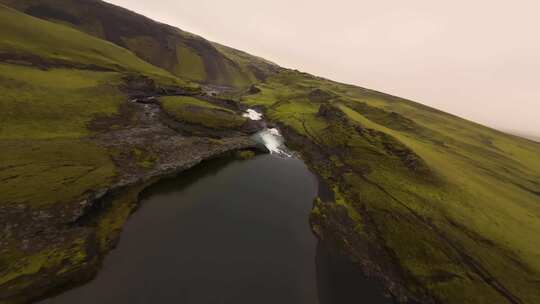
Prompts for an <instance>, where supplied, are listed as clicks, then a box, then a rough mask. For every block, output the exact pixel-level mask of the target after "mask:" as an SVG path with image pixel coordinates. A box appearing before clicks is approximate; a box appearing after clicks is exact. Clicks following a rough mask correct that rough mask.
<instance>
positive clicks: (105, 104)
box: [0, 0, 540, 304]
mask: <svg viewBox="0 0 540 304" xmlns="http://www.w3.org/2000/svg"><path fill="white" fill-rule="evenodd" d="M0 3H7V4H9V5H13V6H14V7H16V8H17V9H18V10H19V11H24V12H27V13H28V14H31V15H33V16H36V17H39V18H43V19H38V18H34V17H31V16H30V15H28V14H24V13H21V12H19V11H16V10H13V9H10V8H7V7H4V6H2V5H0V38H1V39H0V90H1V91H2V96H0V181H1V184H0V223H2V225H3V226H2V227H0V231H2V233H0V245H1V246H0V303H26V302H28V301H31V300H33V299H36V298H39V297H42V296H44V295H47V294H50V293H51V292H52V293H54V292H56V291H59V290H62V289H63V288H67V287H70V286H72V285H73V284H76V283H79V282H84V281H86V280H88V279H90V278H91V277H92V275H94V274H95V272H96V271H97V269H98V268H99V261H100V259H101V258H102V257H103V255H104V254H106V253H107V251H108V250H110V248H112V247H113V246H114V243H115V241H116V240H117V239H118V235H119V232H120V230H121V227H122V225H123V223H124V222H125V221H126V219H127V218H128V216H129V214H130V212H131V211H132V210H133V208H135V206H136V204H135V201H136V199H137V195H138V193H139V191H140V190H141V189H143V188H144V187H145V186H146V185H147V183H149V182H151V181H153V180H155V179H156V178H158V177H159V176H162V175H164V174H172V173H174V172H179V171H181V170H182V169H185V168H187V167H189V166H192V165H194V164H196V163H198V162H200V161H201V159H204V158H206V157H211V156H214V155H219V154H221V153H225V152H227V151H231V150H235V149H242V148H252V147H253V146H252V145H253V143H252V142H250V141H249V139H247V134H246V131H245V130H244V127H246V126H245V120H242V118H241V117H240V116H239V115H238V114H239V109H242V108H244V107H245V106H257V107H259V108H260V109H262V110H264V111H265V114H266V116H267V117H268V118H269V119H270V120H272V121H273V122H274V123H276V124H277V125H278V126H279V127H280V128H281V129H282V131H283V133H284V135H285V137H286V139H287V142H288V144H289V145H290V146H291V147H292V148H294V149H295V150H297V151H298V152H300V153H301V155H302V157H303V158H304V160H305V161H306V162H307V163H308V165H309V166H310V168H311V169H312V170H313V171H314V172H315V173H317V174H318V175H319V176H320V177H322V179H323V180H324V181H325V182H326V183H327V185H328V186H329V188H330V190H331V191H330V192H331V193H330V194H331V195H329V194H327V195H325V196H324V197H321V198H319V199H318V200H316V202H315V206H314V208H313V212H312V215H311V224H312V227H313V230H314V231H315V233H316V234H317V235H318V236H319V237H320V238H322V239H324V240H325V241H326V242H328V243H331V244H333V245H334V246H335V247H336V248H338V249H340V250H341V251H342V252H343V253H345V254H347V255H348V256H349V257H350V258H351V259H352V260H353V261H355V262H356V264H357V265H358V267H361V268H362V269H363V270H364V271H365V272H366V273H368V274H370V275H371V276H373V277H376V278H378V279H380V280H382V281H383V282H384V283H385V284H386V286H387V288H388V290H389V292H390V294H392V295H393V296H394V297H395V298H396V299H398V300H399V301H401V302H407V301H410V302H412V303H415V302H420V303H531V304H532V303H540V264H539V262H538V261H540V251H539V249H540V238H538V237H537V235H538V233H540V144H539V143H535V142H532V141H528V140H526V139H522V138H519V137H515V136H511V135H507V134H504V133H501V132H498V131H495V130H492V129H489V128H486V127H484V126H481V125H478V124H475V123H472V122H469V121H466V120H463V119H461V118H458V117H455V116H453V115H450V114H447V113H444V112H441V111H438V110H435V109H432V108H429V107H426V106H423V105H420V104H417V103H414V102H412V101H409V100H404V99H401V98H398V97H395V96H390V95H386V94H383V93H380V92H375V91H372V90H368V89H363V88H359V87H355V86H351V85H345V84H340V83H336V82H333V81H330V80H327V79H323V78H319V77H315V76H312V75H309V74H305V73H300V72H297V71H290V70H285V69H282V68H279V67H277V66H275V65H274V64H272V63H269V62H267V61H265V60H264V59H261V58H258V57H255V56H252V55H249V54H246V53H244V52H241V51H238V50H235V49H232V48H229V47H226V46H222V45H219V44H215V43H211V42H208V41H206V40H204V39H202V38H200V37H197V36H195V35H192V34H189V33H185V32H182V31H180V30H178V29H175V28H173V27H170V26H167V25H163V24H159V23H157V22H154V21H151V20H149V19H147V18H145V17H143V16H140V15H137V14H134V13H132V12H129V11H127V10H124V9H121V8H118V7H116V6H112V5H109V4H106V3H104V2H101V1H94V0H87V1H84V0H58V1H52V0H43V1H32V0H24V1H14V0H0ZM111 42H112V43H111ZM191 81H197V82H200V83H204V84H212V85H228V86H237V87H244V86H247V85H251V84H253V83H256V85H255V86H252V87H251V88H250V89H249V90H245V89H238V90H237V91H235V92H234V93H231V92H230V91H229V92H227V96H226V98H225V97H224V96H222V97H223V98H222V99H220V98H219V96H218V97H210V96H204V95H203V94H201V93H200V91H199V89H198V87H197V86H196V85H193V84H192V82H191ZM158 95H159V96H161V95H190V96H189V97H184V96H182V97H178V96H174V97H172V96H171V97H163V98H159V99H157V98H151V97H153V96H158ZM231 99H234V100H231ZM193 109H195V111H194V112H189V111H191V110H193ZM249 129H252V128H251V127H250V128H249ZM171 168H173V169H171Z"/></svg>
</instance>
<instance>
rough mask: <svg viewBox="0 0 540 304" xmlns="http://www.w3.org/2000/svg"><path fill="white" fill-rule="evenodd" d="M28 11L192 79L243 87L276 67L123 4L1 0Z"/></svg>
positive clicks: (260, 78)
mask: <svg viewBox="0 0 540 304" xmlns="http://www.w3.org/2000/svg"><path fill="white" fill-rule="evenodd" d="M0 3H4V4H6V5H8V6H11V7H13V8H16V9H18V10H20V11H22V12H24V13H26V14H28V15H31V16H35V17H38V18H43V19H46V20H49V21H53V22H57V23H60V24H65V25H69V26H71V27H74V28H77V29H79V30H81V31H83V32H86V33H88V34H90V35H93V36H96V37H99V38H102V39H105V40H107V41H110V42H112V43H114V44H116V45H118V46H121V47H124V48H126V49H129V50H131V51H133V52H134V53H135V54H136V55H137V56H139V57H140V58H142V59H143V60H145V61H147V62H149V63H151V64H153V65H155V66H158V67H160V68H163V69H165V70H167V71H169V72H171V73H172V74H174V75H176V76H180V77H183V78H186V79H189V80H192V81H196V82H201V83H209V84H214V85H225V86H233V87H244V86H248V85H250V84H252V83H254V82H257V81H260V80H264V79H265V78H266V77H267V76H268V75H271V74H272V73H274V72H275V71H276V70H277V69H278V67H277V66H276V65H275V64H273V63H270V62H268V61H266V60H263V59H261V58H258V57H255V56H251V55H248V54H246V53H243V52H240V51H238V50H234V49H232V48H228V47H224V46H221V45H218V44H214V43H212V42H210V41H207V40H205V39H204V38H202V37H199V36H196V35H193V34H191V33H188V32H184V31H182V30H180V29H178V28H175V27H172V26H169V25H166V24H163V23H159V22H156V21H153V20H151V19H148V18H146V17H144V16H142V15H139V14H136V13H134V12H131V11H129V10H127V9H124V8H121V7H118V6H115V5H112V4H109V3H106V2H103V1H96V0H1V1H0Z"/></svg>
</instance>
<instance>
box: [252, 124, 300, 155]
mask: <svg viewBox="0 0 540 304" xmlns="http://www.w3.org/2000/svg"><path fill="white" fill-rule="evenodd" d="M256 136H257V138H258V139H260V141H261V142H262V143H263V144H264V146H265V147H266V148H267V149H268V151H270V154H278V155H280V156H285V157H292V154H291V153H290V152H289V151H288V150H287V148H286V147H285V145H284V144H283V143H284V140H283V137H282V136H281V133H280V132H279V130H278V129H276V128H272V129H264V130H262V131H260V132H259V133H257V134H256Z"/></svg>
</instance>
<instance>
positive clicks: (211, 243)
mask: <svg viewBox="0 0 540 304" xmlns="http://www.w3.org/2000/svg"><path fill="white" fill-rule="evenodd" d="M317 188H318V181H317V179H316V177H315V176H314V175H313V174H312V173H311V172H310V171H309V170H308V168H307V167H306V166H305V164H304V163H303V162H302V161H301V160H299V159H297V158H284V157H280V156H278V155H275V154H272V155H259V156H256V157H255V158H253V159H249V160H242V161H241V160H231V159H216V160H212V161H208V162H205V163H203V164H202V165H200V166H198V167H196V168H194V169H191V170H189V171H186V172H183V173H182V174H181V175H180V176H178V177H176V178H172V179H167V180H163V181H161V182H159V183H157V184H155V185H153V186H151V187H149V188H148V189H147V190H146V191H145V192H144V193H143V194H142V197H141V198H142V200H141V206H140V208H139V210H137V212H135V213H134V214H133V216H132V217H131V218H130V220H129V221H128V223H127V224H126V225H125V227H124V230H123V232H122V236H121V239H120V242H119V244H118V247H117V248H116V249H115V250H113V251H112V252H110V253H109V254H108V255H107V257H106V258H105V260H104V264H103V269H101V271H100V272H99V274H98V275H97V277H96V278H95V279H94V280H93V281H91V282H89V283H88V284H85V285H83V286H81V287H79V288H76V289H73V290H70V291H67V292H65V293H63V294H61V295H59V296H57V297H55V298H52V299H48V300H46V301H43V303H47V304H51V303H54V304H63V303H70V304H71V303H79V304H84V303H92V304H95V303H100V304H105V303H115V304H118V303H126V304H127V303H129V304H136V303H186V304H206V303H208V304H213V303H234V304H241V303H246V304H247V303H249V304H253V303H258V304H259V303H273V304H275V303H280V304H288V303H291V304H293V303H294V304H298V303H300V304H302V303H310V304H313V303H320V304H331V303H369V304H378V303H392V301H391V300H389V299H387V298H385V297H383V296H382V293H383V290H382V288H381V286H379V285H378V284H376V283H374V282H373V281H370V280H368V279H366V278H364V277H363V276H362V274H361V273H360V271H358V270H357V268H356V267H355V266H353V265H351V264H350V263H349V262H348V261H347V260H346V259H344V258H343V257H340V256H337V255H335V254H333V253H330V252H329V251H328V250H327V249H326V248H325V246H324V245H323V244H319V243H318V241H317V239H316V238H315V237H314V235H313V234H312V232H311V230H310V226H309V223H308V216H309V212H310V209H311V207H312V201H313V198H314V197H315V196H316V195H317Z"/></svg>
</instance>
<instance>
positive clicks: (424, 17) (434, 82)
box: [109, 0, 540, 137]
mask: <svg viewBox="0 0 540 304" xmlns="http://www.w3.org/2000/svg"><path fill="white" fill-rule="evenodd" d="M109 2H111V3H114V4H117V5H120V6H123V7H126V8H128V9H131V10H133V11H136V12H138V13H141V14H143V15H146V16H148V17H150V18H152V19H155V20H157V21H161V22H164V23H168V24H170V25H173V26H177V27H179V28H181V29H183V30H185V31H188V32H192V33H194V34H198V35H200V36H203V37H204V38H206V39H208V40H212V41H215V42H219V43H222V44H225V45H228V46H231V47H234V48H237V49H241V50H244V51H247V52H249V53H251V54H254V55H258V56H261V57H264V58H266V59H268V60H271V61H273V62H275V63H277V64H279V65H281V66H283V67H287V68H294V69H299V70H301V71H304V72H308V73H312V74H315V75H318V76H322V77H326V78H330V79H332V80H336V81H340V82H346V83H350V84H355V85H359V86H362V87H366V88H370V89H375V90H379V91H383V92H386V93H390V94H394V95H398V96H400V97H404V98H409V99H412V100H414V101H417V102H421V103H424V104H427V105H430V106H432V107H435V108H438V109H441V110H444V111H447V112H450V113H453V114H456V115H458V116H461V117H464V118H467V119H470V120H473V121H476V122H479V123H482V124H485V125H488V126H491V127H494V128H497V129H500V130H504V131H511V132H517V133H520V134H524V135H531V136H533V137H540V34H539V32H538V30H539V29H540V17H538V13H539V12H540V1H536V0H514V1H507V0H505V1H500V0H489V1H487V0H474V1H471V0H454V1H434V0H407V1H403V0H392V1H390V0H378V1H365V0H332V1H318V0H271V1H248V0H227V1H218V0H192V1H189V0H184V1H178V0H152V1H141V0H109Z"/></svg>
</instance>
